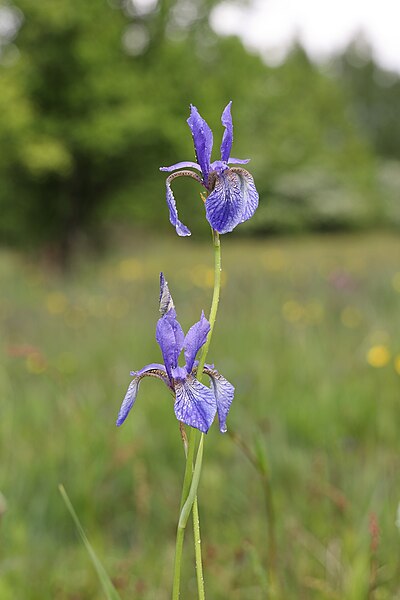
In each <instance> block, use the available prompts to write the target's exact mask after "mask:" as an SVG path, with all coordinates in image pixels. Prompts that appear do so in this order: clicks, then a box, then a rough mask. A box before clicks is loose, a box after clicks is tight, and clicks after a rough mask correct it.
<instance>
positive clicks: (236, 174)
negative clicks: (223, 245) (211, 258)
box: [160, 102, 258, 236]
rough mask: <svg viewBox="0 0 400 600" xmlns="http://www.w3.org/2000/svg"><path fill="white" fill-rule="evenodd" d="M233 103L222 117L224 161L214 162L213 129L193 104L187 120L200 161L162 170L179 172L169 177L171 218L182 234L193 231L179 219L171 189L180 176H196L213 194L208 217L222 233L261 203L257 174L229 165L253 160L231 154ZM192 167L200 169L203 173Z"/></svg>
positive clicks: (206, 203) (241, 220)
mask: <svg viewBox="0 0 400 600" xmlns="http://www.w3.org/2000/svg"><path fill="white" fill-rule="evenodd" d="M231 104H232V102H229V104H228V105H227V106H226V107H225V109H224V111H223V113H222V117H221V121H222V125H223V126H224V127H225V131H224V135H223V138H222V144H221V160H215V161H214V162H211V152H212V147H213V134H212V131H211V129H210V127H209V126H208V124H207V123H206V121H205V120H204V119H203V118H202V117H201V116H200V114H199V111H198V110H197V108H196V107H195V106H191V107H190V117H189V119H188V121H187V122H188V124H189V127H190V130H191V132H192V136H193V143H194V148H195V152H196V160H197V163H195V162H190V161H186V162H180V163H177V164H175V165H172V166H170V167H161V168H160V171H167V172H172V171H175V172H174V173H172V175H170V176H169V177H167V181H166V185H167V204H168V208H169V220H170V221H171V223H172V225H173V226H174V227H175V229H176V232H177V234H178V235H181V236H185V235H190V231H189V229H188V228H187V227H186V225H184V224H183V223H181V221H180V220H179V218H178V211H177V209H176V203H175V198H174V195H173V193H172V189H171V183H172V181H173V180H174V179H175V178H176V177H183V176H185V177H192V178H193V179H195V180H196V181H198V182H199V183H200V184H201V185H202V186H203V187H204V188H205V189H206V190H207V192H208V194H209V195H208V197H207V199H206V201H205V207H206V217H207V220H208V222H209V223H210V225H211V227H212V228H213V229H215V231H218V232H219V233H228V232H229V231H232V230H233V229H234V228H235V227H236V226H237V225H239V223H243V222H244V221H247V220H248V219H250V217H252V216H253V214H254V212H255V210H256V208H257V206H258V192H257V190H256V186H255V184H254V179H253V177H252V176H251V175H250V173H249V172H248V171H246V169H243V168H241V167H230V166H229V165H232V164H246V163H248V162H249V159H239V158H232V157H231V156H230V153H231V148H232V142H233V124H232V116H231ZM188 168H193V169H196V170H197V171H199V172H200V175H198V174H197V173H195V172H193V171H190V170H188ZM178 169H179V170H178ZM182 169H183V170H182Z"/></svg>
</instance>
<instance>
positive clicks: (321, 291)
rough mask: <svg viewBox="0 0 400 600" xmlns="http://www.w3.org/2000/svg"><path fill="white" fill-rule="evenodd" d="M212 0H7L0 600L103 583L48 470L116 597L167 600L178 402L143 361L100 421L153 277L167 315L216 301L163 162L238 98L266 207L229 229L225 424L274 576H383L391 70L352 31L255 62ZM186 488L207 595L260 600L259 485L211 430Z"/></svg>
mask: <svg viewBox="0 0 400 600" xmlns="http://www.w3.org/2000/svg"><path fill="white" fill-rule="evenodd" d="M217 4H218V2H216V1H215V0H198V1H196V2H194V1H190V0H185V1H183V0H178V1H176V0H174V1H172V0H167V1H163V2H157V1H156V0H155V1H154V2H147V3H143V2H140V3H139V2H131V1H129V2H128V0H126V1H125V0H109V1H108V2H106V1H105V0H87V1H86V2H78V1H77V0H57V2H51V1H50V0H40V2H38V1H36V0H18V1H17V0H16V1H15V2H11V1H7V2H4V1H0V145H1V148H2V151H1V153H0V215H1V217H0V242H1V249H0V289H1V294H0V327H1V339H0V355H1V362H0V407H1V411H0V417H1V418H0V600H15V599H19V598H23V599H24V600H25V599H32V600H36V599H37V600H39V599H40V600H43V599H47V598H49V599H50V598H51V599H56V600H76V599H82V600H86V599H88V600H91V599H95V598H96V599H97V598H100V597H102V596H101V592H100V589H99V584H98V582H97V579H96V575H95V573H94V572H93V570H92V567H91V564H90V562H89V559H88V557H87V555H86V553H85V550H84V549H83V547H82V545H81V543H80V541H79V540H78V538H77V535H76V533H75V530H74V526H73V524H72V522H71V519H70V517H69V515H68V513H67V511H66V509H65V506H64V505H63V503H62V500H61V497H60V496H59V493H58V489H57V485H58V484H59V483H60V482H62V483H63V484H64V485H65V487H66V489H67V491H68V493H69V495H70V497H71V499H72V501H73V503H74V506H75V508H76V510H77V512H78V514H79V516H80V518H81V520H82V523H83V525H84V527H85V529H86V531H87V533H88V536H89V538H90V540H91V541H92V543H93V545H94V546H95V548H96V550H97V551H98V553H99V555H100V557H101V558H102V560H103V562H104V563H105V565H106V567H107V570H108V571H109V573H110V575H111V576H112V578H113V580H114V582H115V584H116V586H117V587H118V589H119V590H120V593H121V596H122V598H138V599H144V600H151V599H160V600H163V599H164V598H165V599H166V598H169V595H170V585H171V573H172V564H173V552H174V537H175V526H176V519H177V510H178V505H179V497H180V486H181V482H182V477H183V466H184V464H183V452H182V448H181V443H180V438H179V432H178V427H177V423H176V420H175V418H174V414H173V410H172V406H171V402H170V397H169V395H168V394H166V393H165V390H164V389H163V388H162V387H160V386H158V385H157V383H158V382H154V381H151V380H146V381H145V382H144V383H143V385H142V386H141V390H140V394H139V399H138V402H137V405H136V406H135V409H134V412H133V413H132V414H131V415H130V417H129V419H128V421H127V422H126V424H125V425H124V427H123V428H121V429H120V430H116V428H115V426H114V421H115V418H116V414H117V412H118V409H119V405H120V402H121V400H122V398H123V395H124V393H125V390H126V387H127V385H128V383H129V371H130V370H131V369H138V368H140V367H141V366H143V365H144V364H146V363H148V362H154V361H157V360H159V358H160V355H159V349H158V347H157V344H156V342H155V339H154V332H155V324H156V320H157V317H158V314H157V300H158V274H159V271H160V270H163V271H164V272H165V273H166V276H167V278H168V280H169V283H170V287H171V290H172V293H173V295H174V299H175V304H176V306H177V310H178V316H179V318H180V320H181V323H182V325H183V327H184V329H187V328H188V327H189V326H190V325H191V324H192V323H193V322H194V321H195V319H197V318H198V315H199V314H200V310H201V308H204V309H205V310H206V311H207V310H208V307H209V303H210V296H211V291H212V290H211V288H212V278H213V274H212V252H211V244H210V243H209V239H208V237H209V230H208V227H207V224H206V223H205V220H204V213H203V206H202V203H201V201H200V198H199V195H198V191H199V190H198V189H196V186H195V184H194V183H193V182H191V181H188V182H185V181H177V182H176V184H175V188H174V189H175V194H176V198H177V204H178V209H179V214H180V217H181V219H182V221H183V222H184V223H185V224H187V225H188V226H189V227H190V229H191V230H192V232H193V235H192V238H190V239H178V238H177V236H176V234H175V232H174V230H173V229H172V227H171V226H170V224H169V222H168V211H167V206H166V203H165V191H164V190H165V188H164V180H165V177H164V175H163V174H162V173H160V172H159V171H158V168H159V166H160V165H168V164H172V163H174V162H177V161H179V160H193V159H194V153H193V147H192V140H191V136H190V132H189V129H188V126H187V124H186V118H187V116H188V113H189V104H190V103H193V104H195V105H196V106H197V107H198V108H199V110H200V112H201V114H202V115H203V116H204V117H205V118H206V119H207V121H208V122H209V124H210V126H211V127H212V129H213V131H214V143H215V147H216V149H218V147H219V143H220V137H221V135H222V127H221V124H220V115H221V112H222V109H223V107H224V106H225V105H226V103H227V102H228V101H229V100H230V99H232V100H233V120H234V126H235V141H234V146H233V155H235V156H238V157H241V158H242V157H243V158H245V157H251V163H250V165H249V167H250V171H251V172H252V174H253V175H254V178H255V181H256V184H257V188H258V190H259V192H260V207H259V209H258V211H257V213H256V214H255V216H254V218H253V219H251V220H250V221H249V222H247V223H246V224H244V225H241V226H240V227H239V228H238V229H237V230H235V232H234V233H233V234H232V235H229V236H228V235H227V236H224V237H223V239H222V253H223V266H224V279H223V290H222V301H221V309H220V314H219V320H218V324H217V327H216V330H215V337H214V339H213V342H212V347H211V352H210V360H212V361H215V363H216V364H217V366H218V368H219V369H220V370H221V371H222V372H223V373H224V375H226V377H227V378H228V379H230V380H231V381H232V382H233V383H234V384H235V386H236V390H237V392H236V399H235V403H234V405H233V408H232V411H231V414H230V419H229V423H228V427H229V426H230V429H231V431H232V432H235V433H236V434H237V435H239V436H240V437H241V438H242V439H243V440H245V442H246V444H248V446H249V448H251V449H252V451H254V452H260V451H261V452H262V454H263V455H264V454H265V456H266V457H267V462H268V473H269V478H270V487H271V490H272V500H273V504H274V509H275V536H276V541H277V561H276V563H277V564H276V570H277V573H278V577H279V581H280V595H278V597H279V599H287V598H290V599H292V598H293V599H298V598H300V599H303V598H304V599H307V600H308V599H312V600H314V599H320V598H322V599H324V598H327V599H331V598H333V599H337V600H341V599H343V598H344V599H350V600H352V599H354V600H358V599H360V600H363V599H366V598H368V599H372V598H373V599H375V600H382V599H393V598H400V575H399V570H400V565H399V558H398V557H399V530H398V528H399V521H400V515H399V516H396V515H397V506H398V503H399V500H400V494H399V478H398V474H399V472H400V457H399V450H400V447H399V444H400V442H399V435H398V422H399V419H398V413H399V408H398V407H399V404H398V403H399V376H400V317H399V311H398V306H399V297H400V296H399V295H400V266H399V258H400V240H399V238H398V230H399V227H400V203H399V188H400V176H399V172H400V171H399V162H400V124H399V123H400V121H399V119H398V118H396V115H397V114H398V106H399V101H400V79H399V77H398V76H397V75H395V74H393V73H388V72H386V71H384V70H382V68H381V67H380V66H378V65H377V64H375V63H374V61H373V60H372V58H371V53H370V52H369V50H368V46H367V45H366V43H365V40H362V39H361V38H357V39H355V40H354V41H353V43H352V44H350V45H349V47H348V48H347V49H346V50H345V51H344V52H343V53H341V54H340V55H337V56H335V57H334V58H331V59H330V60H329V61H327V62H325V63H323V64H320V65H319V66H316V65H315V64H314V63H313V62H312V61H311V60H310V59H309V58H308V56H307V54H306V52H305V51H304V49H302V47H301V46H300V45H299V44H297V43H296V44H294V45H293V48H292V50H291V52H290V53H289V54H288V56H287V58H286V60H285V61H284V62H283V63H282V64H281V65H280V66H277V67H271V66H267V65H266V64H265V63H264V62H263V61H262V60H261V58H260V57H259V56H258V55H256V54H252V53H249V52H248V51H247V50H246V49H245V48H244V47H243V45H242V43H241V41H240V40H239V39H238V38H236V37H224V38H222V37H218V36H217V34H216V33H215V32H214V31H213V30H212V29H211V27H210V25H209V17H210V12H211V11H212V9H213V7H214V6H216V5H217ZM216 157H217V156H215V158H216ZM156 233H157V235H156ZM260 447H261V448H262V450H260ZM200 510H201V520H202V537H203V543H204V557H205V572H206V590H207V592H208V597H209V598H212V599H213V600H219V599H220V600H224V599H226V598H233V599H234V598H237V599H240V600H247V599H248V600H253V599H254V600H258V599H264V598H268V597H270V592H271V588H270V567H271V564H270V563H269V554H268V540H269V539H270V523H269V521H268V518H267V514H266V511H265V500H264V496H263V486H262V481H261V479H260V477H259V474H258V473H257V471H256V470H255V469H254V468H253V466H252V465H251V463H250V462H249V461H248V460H247V458H246V456H245V454H244V453H243V451H242V449H241V448H240V447H238V445H237V444H235V443H234V441H233V439H232V438H231V437H229V436H228V435H225V436H222V435H220V434H219V432H218V430H217V428H215V429H214V428H213V429H212V430H211V431H210V433H209V434H208V436H207V444H206V457H205V467H204V471H203V475H202V481H201V487H200ZM190 535H191V534H190V531H189V533H188V538H189V539H188V544H187V547H186V548H187V555H186V561H185V573H184V586H183V589H182V598H184V599H185V600H186V599H189V598H194V597H195V595H196V587H195V577H194V572H193V570H192V569H191V565H192V550H191V544H190Z"/></svg>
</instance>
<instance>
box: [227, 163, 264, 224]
mask: <svg viewBox="0 0 400 600" xmlns="http://www.w3.org/2000/svg"><path fill="white" fill-rule="evenodd" d="M231 170H232V171H233V172H234V173H236V174H237V175H238V177H239V179H240V189H241V194H242V196H243V198H244V210H243V214H242V218H241V221H240V222H241V223H243V222H244V221H247V220H248V219H250V217H252V216H253V215H254V213H255V211H256V209H257V206H258V192H257V190H256V186H255V183H254V179H253V177H252V175H250V173H249V172H248V171H246V169H240V168H237V169H236V168H232V169H231Z"/></svg>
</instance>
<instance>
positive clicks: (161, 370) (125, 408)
mask: <svg viewBox="0 0 400 600" xmlns="http://www.w3.org/2000/svg"><path fill="white" fill-rule="evenodd" d="M131 375H135V377H134V378H133V379H132V381H131V383H130V384H129V387H128V390H127V392H126V394H125V398H124V399H123V401H122V404H121V408H120V409H119V413H118V418H117V427H119V426H120V425H122V423H123V422H124V421H125V419H126V417H127V416H128V414H129V411H130V410H131V408H132V406H133V405H134V403H135V400H136V396H137V393H138V390H139V384H140V382H141V380H142V379H143V377H157V378H158V379H161V381H163V382H164V383H165V384H166V385H168V386H169V381H168V378H167V373H166V371H165V367H164V365H159V364H157V363H151V364H150V365H146V366H145V367H143V369H141V370H140V371H136V372H135V371H133V372H132V373H131Z"/></svg>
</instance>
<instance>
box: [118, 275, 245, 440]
mask: <svg viewBox="0 0 400 600" xmlns="http://www.w3.org/2000/svg"><path fill="white" fill-rule="evenodd" d="M160 313H161V318H160V319H159V320H158V323H157V329H156V340H157V342H158V344H159V346H160V348H161V353H162V355H163V359H164V364H159V363H151V364H149V365H146V366H145V367H143V369H141V370H140V371H132V372H131V375H132V376H133V379H132V381H131V383H130V385H129V387H128V391H127V392H126V395H125V398H124V400H123V402H122V405H121V408H120V411H119V414H118V419H117V425H118V426H119V425H122V423H123V422H124V421H125V419H126V417H127V416H128V413H129V411H130V410H131V408H132V406H133V404H134V402H135V400H136V396H137V393H138V389H139V384H140V382H141V380H142V379H143V378H144V377H157V378H158V379H161V381H162V382H163V383H165V385H166V386H167V387H168V388H169V390H170V391H171V392H172V394H173V396H174V397H175V403H174V410H175V415H176V418H177V419H178V420H179V421H182V422H183V423H185V424H186V425H190V426H191V427H195V428H196V429H199V430H200V431H202V432H203V433H207V431H208V430H209V428H210V426H211V424H212V422H213V421H214V417H215V415H216V414H218V420H219V428H220V431H221V432H225V431H226V417H227V415H228V412H229V409H230V406H231V403H232V400H233V395H234V391H235V388H234V387H233V385H232V384H231V383H229V381H227V380H226V379H225V378H224V377H223V376H222V375H221V374H220V373H218V371H216V370H215V369H214V366H213V365H205V366H204V370H203V373H206V374H207V375H208V376H209V377H210V380H211V385H210V387H207V386H206V385H204V384H202V383H200V381H198V380H197V379H196V373H197V365H198V362H197V361H196V355H197V353H198V351H199V350H200V348H201V347H202V346H203V345H204V344H205V342H206V340H207V335H208V332H209V331H210V323H209V322H208V321H207V319H206V318H205V316H204V313H203V312H202V314H201V317H200V321H198V322H197V323H195V324H194V325H193V326H192V327H191V328H190V329H189V331H188V332H187V334H186V336H185V335H184V333H183V331H182V327H181V326H180V324H179V322H178V321H177V319H176V312H175V307H174V303H173V300H172V297H171V294H170V291H169V289H168V284H167V282H166V281H165V279H164V276H163V274H162V273H161V275H160ZM182 350H184V357H185V365H184V366H183V367H181V366H179V365H178V359H179V356H180V354H181V352H182Z"/></svg>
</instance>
